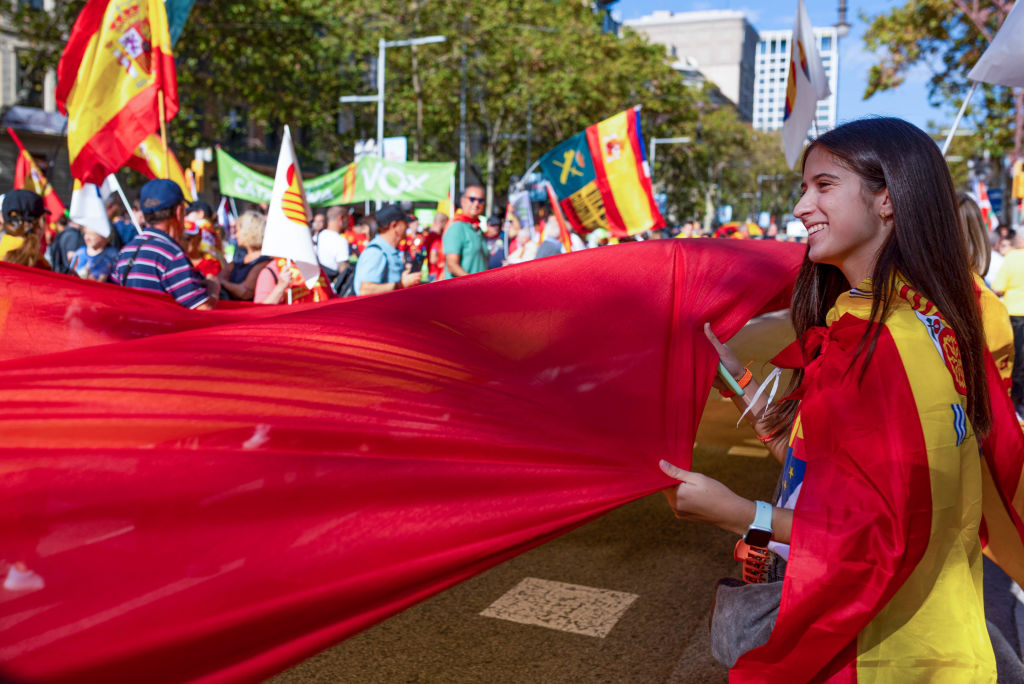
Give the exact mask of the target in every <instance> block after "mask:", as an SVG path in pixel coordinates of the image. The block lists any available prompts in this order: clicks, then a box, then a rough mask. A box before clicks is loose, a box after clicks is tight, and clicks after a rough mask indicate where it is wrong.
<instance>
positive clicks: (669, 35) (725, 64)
mask: <svg viewBox="0 0 1024 684" xmlns="http://www.w3.org/2000/svg"><path fill="white" fill-rule="evenodd" d="M624 25H625V26H627V27H628V28H630V29H632V30H634V31H636V32H637V33H640V34H642V35H645V36H647V38H648V40H650V41H651V42H652V43H659V44H661V45H664V46H665V50H666V52H667V53H668V56H669V59H670V60H671V61H672V65H673V67H675V69H676V70H678V71H679V72H680V73H682V74H683V75H684V77H685V78H686V79H687V81H688V82H693V81H694V78H693V75H694V73H695V72H699V73H700V75H701V76H703V78H704V79H706V80H708V81H711V82H712V83H714V84H715V85H716V86H718V89H719V90H720V91H721V93H722V95H724V96H725V97H726V98H727V99H728V100H729V101H730V102H732V103H733V104H734V105H735V106H736V109H737V111H738V112H739V115H740V117H741V118H742V119H744V120H745V121H751V120H752V118H753V112H754V97H753V95H754V83H755V74H756V71H755V64H754V59H755V52H756V50H757V41H758V34H757V31H756V30H755V29H754V27H753V26H751V24H750V22H749V21H747V18H746V15H744V14H743V12H740V11H737V10H708V11H702V12H671V11H668V10H657V11H655V12H654V13H652V14H649V15H646V16H643V17H640V18H639V19H630V20H628V21H626V22H624Z"/></svg>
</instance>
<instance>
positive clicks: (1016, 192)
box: [1013, 159, 1024, 199]
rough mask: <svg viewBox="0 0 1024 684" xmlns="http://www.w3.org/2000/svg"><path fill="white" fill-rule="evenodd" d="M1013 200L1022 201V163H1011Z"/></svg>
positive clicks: (1023, 178)
mask: <svg viewBox="0 0 1024 684" xmlns="http://www.w3.org/2000/svg"><path fill="white" fill-rule="evenodd" d="M1013 199H1024V161H1022V160H1020V159H1018V160H1017V161H1015V162H1013Z"/></svg>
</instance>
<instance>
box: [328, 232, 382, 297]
mask: <svg viewBox="0 0 1024 684" xmlns="http://www.w3.org/2000/svg"><path fill="white" fill-rule="evenodd" d="M371 247H375V248H377V249H380V248H381V247H380V245H366V249H364V250H363V252H364V253H365V252H366V250H367V249H370V248H371ZM357 263H359V260H358V259H357V260H356V261H355V262H354V263H352V262H350V263H349V265H348V266H346V267H345V268H343V269H342V270H341V272H340V273H338V277H336V278H335V279H334V282H333V285H334V291H335V292H337V293H338V295H339V296H341V297H355V296H356V264H357Z"/></svg>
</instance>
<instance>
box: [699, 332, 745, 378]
mask: <svg viewBox="0 0 1024 684" xmlns="http://www.w3.org/2000/svg"><path fill="white" fill-rule="evenodd" d="M704 335H705V336H707V338H708V341H709V342H711V344H712V345H713V346H714V347H715V351H717V352H718V359H719V361H721V362H722V365H723V366H725V369H726V370H727V371H729V372H730V373H732V376H733V377H734V378H736V379H737V380H739V379H740V378H741V377H743V373H744V368H743V364H742V363H740V360H739V359H737V358H736V355H735V354H733V353H732V350H731V349H729V347H727V346H726V345H724V344H722V343H721V342H719V341H718V338H717V337H716V336H715V333H713V332H711V324H710V323H705V324H704ZM711 384H712V385H713V386H714V388H715V389H717V390H718V391H719V392H731V391H732V388H731V387H729V385H728V384H726V382H725V380H722V378H721V377H719V375H718V374H717V373H716V374H715V379H714V380H713V381H712V383H711Z"/></svg>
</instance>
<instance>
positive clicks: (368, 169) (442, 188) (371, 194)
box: [352, 157, 455, 202]
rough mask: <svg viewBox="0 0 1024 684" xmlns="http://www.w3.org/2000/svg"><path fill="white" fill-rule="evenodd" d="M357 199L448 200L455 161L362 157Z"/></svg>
mask: <svg viewBox="0 0 1024 684" xmlns="http://www.w3.org/2000/svg"><path fill="white" fill-rule="evenodd" d="M357 164H358V166H357V167H356V187H355V192H354V193H353V197H354V198H355V199H353V200H352V201H354V202H361V201H363V200H364V199H371V200H382V201H384V202H401V201H413V202H441V201H443V200H446V199H448V193H449V192H450V191H451V184H452V176H454V175H455V162H405V163H403V162H390V161H384V160H383V159H380V158H378V157H363V158H362V159H360V160H359V161H358V162H357Z"/></svg>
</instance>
